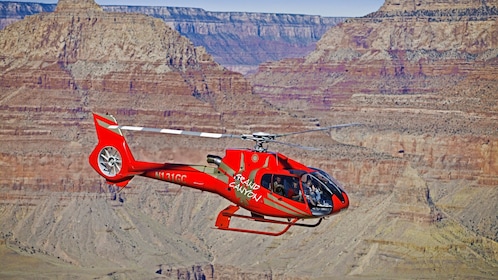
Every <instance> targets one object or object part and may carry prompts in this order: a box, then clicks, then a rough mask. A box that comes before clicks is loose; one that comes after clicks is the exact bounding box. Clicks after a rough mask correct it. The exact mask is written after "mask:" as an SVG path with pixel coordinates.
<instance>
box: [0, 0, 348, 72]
mask: <svg viewBox="0 0 498 280" xmlns="http://www.w3.org/2000/svg"><path fill="white" fill-rule="evenodd" d="M55 7H56V5H54V4H40V3H23V2H0V29H2V28H4V27H5V26H7V25H8V24H11V23H12V22H15V21H17V20H21V19H23V18H24V17H26V16H29V15H34V14H37V13H40V12H52V11H54V10H55ZM102 8H103V9H104V10H105V11H108V12H120V13H140V14H145V15H150V16H153V17H156V18H159V19H161V20H163V21H164V22H165V23H166V24H167V25H168V26H170V27H172V28H173V29H175V30H177V31H178V32H179V33H180V34H181V35H183V36H185V37H187V38H189V39H190V40H191V41H192V42H193V43H194V45H196V46H203V47H204V48H206V50H207V51H208V53H209V54H211V55H212V56H213V58H214V60H215V61H216V62H218V63H220V64H221V65H223V66H225V67H227V68H229V69H230V70H234V71H238V72H241V73H244V74H245V73H247V72H250V71H254V70H256V69H257V66H258V65H259V64H260V63H262V62H265V61H275V60H279V59H282V58H286V57H302V56H304V55H306V54H308V53H309V52H310V51H312V50H313V49H314V47H315V43H316V42H317V41H318V40H319V39H320V38H321V36H322V35H323V34H324V33H325V31H327V29H328V28H330V27H332V26H335V25H336V24H338V23H340V22H342V21H344V20H345V18H342V17H321V16H316V15H298V14H270V13H247V12H210V11H205V10H203V9H199V8H182V7H147V6H116V5H113V6H102Z"/></svg>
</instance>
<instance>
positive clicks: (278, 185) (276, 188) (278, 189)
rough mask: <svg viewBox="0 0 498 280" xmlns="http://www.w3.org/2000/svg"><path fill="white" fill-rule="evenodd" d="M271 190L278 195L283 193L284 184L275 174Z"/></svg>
mask: <svg viewBox="0 0 498 280" xmlns="http://www.w3.org/2000/svg"><path fill="white" fill-rule="evenodd" d="M272 190H273V192H274V193H276V194H279V195H284V184H283V183H282V177H280V176H277V177H276V178H275V181H274V182H273V189H272Z"/></svg>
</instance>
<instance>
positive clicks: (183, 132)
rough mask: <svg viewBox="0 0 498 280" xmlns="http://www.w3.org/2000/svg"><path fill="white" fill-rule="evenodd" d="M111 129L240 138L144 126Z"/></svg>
mask: <svg viewBox="0 0 498 280" xmlns="http://www.w3.org/2000/svg"><path fill="white" fill-rule="evenodd" d="M109 128H110V129H121V130H130V131H143V132H153V133H164V134H176V135H189V136H198V137H206V138H216V139H219V138H240V136H239V135H233V134H221V133H209V132H197V131H186V130H177V129H167V128H154V127H142V126H129V125H111V126H109Z"/></svg>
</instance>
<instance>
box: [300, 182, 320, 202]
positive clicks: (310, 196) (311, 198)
mask: <svg viewBox="0 0 498 280" xmlns="http://www.w3.org/2000/svg"><path fill="white" fill-rule="evenodd" d="M304 180H305V181H304V182H303V190H304V195H306V200H307V201H308V203H309V204H310V206H312V207H315V206H317V201H316V199H315V192H314V191H313V188H314V186H313V185H312V184H311V179H310V178H308V177H307V176H306V177H304Z"/></svg>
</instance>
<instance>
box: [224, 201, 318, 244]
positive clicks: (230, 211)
mask: <svg viewBox="0 0 498 280" xmlns="http://www.w3.org/2000/svg"><path fill="white" fill-rule="evenodd" d="M239 208H240V207H239V206H235V205H230V206H228V207H227V208H225V209H223V210H222V211H221V212H220V213H219V214H218V218H217V219H216V227H217V228H218V229H221V230H230V231H237V232H246V233H254V234H262V235H270V236H279V235H282V234H284V233H286V232H287V231H288V230H289V228H290V227H291V226H302V227H316V226H318V225H320V223H321V222H322V219H323V218H320V219H319V220H318V222H317V223H315V224H303V223H298V222H297V221H298V220H299V219H298V218H294V219H292V220H290V221H288V222H285V221H279V220H272V219H266V218H264V217H263V216H260V215H255V214H253V216H245V215H239V214H235V212H237V210H239ZM232 217H235V218H241V219H247V220H251V221H256V222H262V223H272V224H279V225H285V226H286V227H285V228H284V229H283V230H282V231H279V232H270V231H259V230H252V229H243V228H232V227H230V220H231V219H232Z"/></svg>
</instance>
